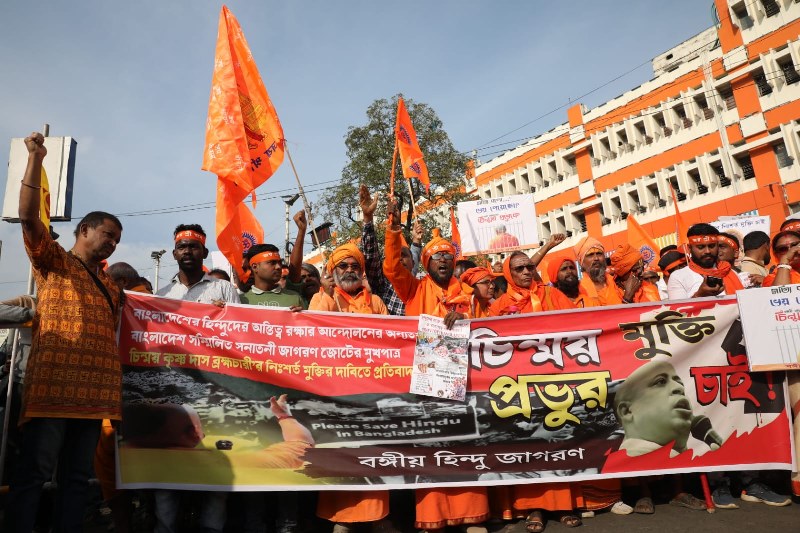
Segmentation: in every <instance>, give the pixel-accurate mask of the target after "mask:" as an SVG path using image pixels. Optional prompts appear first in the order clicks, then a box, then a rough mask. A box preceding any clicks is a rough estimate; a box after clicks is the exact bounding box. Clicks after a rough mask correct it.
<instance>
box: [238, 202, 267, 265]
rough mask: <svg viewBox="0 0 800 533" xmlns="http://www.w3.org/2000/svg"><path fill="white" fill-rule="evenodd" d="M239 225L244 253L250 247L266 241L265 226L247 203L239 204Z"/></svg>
mask: <svg viewBox="0 0 800 533" xmlns="http://www.w3.org/2000/svg"><path fill="white" fill-rule="evenodd" d="M238 215H239V225H240V228H241V232H240V235H241V239H242V253H247V251H248V250H249V249H250V247H252V246H254V245H256V244H263V243H264V228H262V227H261V223H260V222H259V221H258V219H257V218H256V216H255V215H254V214H253V212H252V211H250V208H249V207H247V203H245V202H242V203H240V204H239V209H238Z"/></svg>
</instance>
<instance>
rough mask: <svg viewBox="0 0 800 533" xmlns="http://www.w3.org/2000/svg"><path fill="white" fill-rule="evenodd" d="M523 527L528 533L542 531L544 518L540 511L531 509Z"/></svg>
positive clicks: (539, 532) (540, 532)
mask: <svg viewBox="0 0 800 533" xmlns="http://www.w3.org/2000/svg"><path fill="white" fill-rule="evenodd" d="M525 529H527V530H528V531H529V532H530V533H542V531H544V519H543V518H542V512H541V511H533V512H531V514H529V515H528V518H526V519H525Z"/></svg>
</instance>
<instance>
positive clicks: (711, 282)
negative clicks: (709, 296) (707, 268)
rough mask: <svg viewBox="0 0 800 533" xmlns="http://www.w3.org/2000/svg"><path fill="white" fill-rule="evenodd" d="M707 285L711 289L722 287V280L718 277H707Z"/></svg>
mask: <svg viewBox="0 0 800 533" xmlns="http://www.w3.org/2000/svg"><path fill="white" fill-rule="evenodd" d="M706 285H708V286H709V287H721V286H722V278H718V277H717V276H706Z"/></svg>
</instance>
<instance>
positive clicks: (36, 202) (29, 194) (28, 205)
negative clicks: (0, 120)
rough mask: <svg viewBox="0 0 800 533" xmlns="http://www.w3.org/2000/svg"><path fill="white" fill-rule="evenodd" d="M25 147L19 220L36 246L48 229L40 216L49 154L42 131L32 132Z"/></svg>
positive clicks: (23, 230) (24, 232)
mask: <svg viewBox="0 0 800 533" xmlns="http://www.w3.org/2000/svg"><path fill="white" fill-rule="evenodd" d="M25 147H26V148H27V149H28V166H27V167H25V175H24V176H23V177H22V186H21V187H20V189H19V220H20V222H21V225H22V233H23V235H24V236H25V239H26V240H27V241H28V242H29V243H30V244H31V245H32V246H34V247H35V246H36V245H37V244H39V243H40V242H41V240H42V235H43V234H44V232H46V231H47V228H45V227H44V224H43V223H42V221H41V219H40V218H39V208H40V206H41V195H42V161H43V160H44V157H45V156H46V155H47V148H45V147H44V136H43V135H42V134H41V133H35V132H34V133H31V134H30V136H29V137H26V138H25Z"/></svg>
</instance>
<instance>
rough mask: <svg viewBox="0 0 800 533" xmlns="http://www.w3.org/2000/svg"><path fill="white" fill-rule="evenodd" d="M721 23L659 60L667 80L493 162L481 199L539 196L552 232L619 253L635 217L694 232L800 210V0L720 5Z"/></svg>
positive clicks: (576, 117) (651, 225)
mask: <svg viewBox="0 0 800 533" xmlns="http://www.w3.org/2000/svg"><path fill="white" fill-rule="evenodd" d="M714 4H715V7H716V9H717V13H718V20H719V23H718V24H717V25H716V26H715V27H712V28H709V29H708V30H706V31H704V32H702V33H700V34H699V35H697V36H695V37H693V38H691V39H689V40H687V41H686V42H683V43H681V44H679V45H677V46H676V47H674V48H673V49H671V50H669V51H667V52H665V53H663V54H661V55H659V56H658V57H656V58H655V59H654V60H653V70H654V78H653V79H652V80H650V81H648V82H646V83H644V84H642V85H641V86H639V87H636V88H635V89H632V90H630V91H628V92H626V93H625V94H623V95H621V96H619V97H617V98H615V99H613V100H610V101H608V102H606V103H604V104H602V105H600V106H598V107H595V108H594V109H586V108H585V107H584V106H583V105H580V104H578V105H575V106H573V107H571V108H569V109H568V110H567V113H566V115H567V116H566V121H565V122H564V123H563V124H561V125H559V126H557V127H555V128H553V129H552V130H550V131H548V132H546V133H543V134H541V135H539V136H537V137H534V138H532V139H530V140H529V141H528V142H526V143H524V144H522V145H520V146H518V147H516V148H514V149H512V150H509V151H508V152H506V153H504V154H503V155H501V156H499V157H496V158H494V159H492V160H490V161H488V162H485V163H483V164H481V165H479V166H478V167H477V168H476V170H475V183H474V184H472V185H473V186H474V187H475V189H476V193H477V195H478V196H479V197H480V198H492V197H498V196H507V195H511V194H520V193H527V192H532V193H533V196H534V200H535V202H536V211H537V217H538V227H539V233H540V235H541V236H542V238H543V239H546V238H548V237H549V236H550V234H552V233H559V232H560V233H566V232H569V234H570V235H571V241H572V242H574V241H577V239H579V238H581V237H582V236H584V235H586V234H587V232H588V233H589V234H591V235H593V236H596V237H598V238H601V239H602V240H603V241H604V244H605V245H606V248H607V249H611V248H612V247H614V246H616V245H618V244H621V243H623V242H625V240H626V231H625V230H626V228H627V224H626V219H627V217H628V216H629V215H631V214H633V215H635V217H636V220H637V221H638V222H639V223H640V224H641V225H642V226H643V227H644V228H645V229H646V230H647V231H649V233H650V234H651V235H652V236H653V237H655V238H656V240H657V242H659V244H660V245H662V246H663V245H666V244H668V243H670V242H674V231H675V223H674V213H675V208H674V206H673V205H672V203H673V200H672V195H671V192H670V186H671V187H672V189H674V191H675V193H676V196H677V201H678V207H679V209H680V211H681V213H682V215H683V217H684V218H685V219H686V221H687V223H689V224H693V223H696V222H701V221H704V222H710V221H714V220H717V219H718V218H719V217H720V216H725V215H742V214H759V215H770V217H771V221H772V229H773V230H774V231H777V228H778V226H779V225H780V223H781V222H782V221H783V220H784V218H785V217H786V215H787V214H789V213H790V212H793V211H796V210H800V137H799V135H800V83H798V82H800V74H799V73H798V65H800V0H714Z"/></svg>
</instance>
